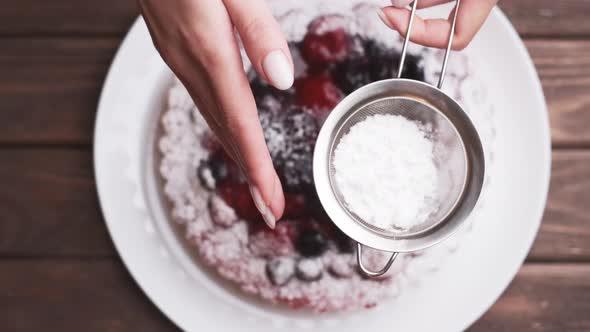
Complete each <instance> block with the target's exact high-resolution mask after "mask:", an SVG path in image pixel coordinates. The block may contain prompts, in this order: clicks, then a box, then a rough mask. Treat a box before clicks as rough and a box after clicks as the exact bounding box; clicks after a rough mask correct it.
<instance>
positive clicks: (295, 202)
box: [283, 193, 308, 219]
mask: <svg viewBox="0 0 590 332" xmlns="http://www.w3.org/2000/svg"><path fill="white" fill-rule="evenodd" d="M306 203H307V200H306V198H305V195H304V194H295V193H285V212H284V213H283V218H285V219H298V218H302V217H305V216H306V215H307V212H308V207H307V204H306Z"/></svg>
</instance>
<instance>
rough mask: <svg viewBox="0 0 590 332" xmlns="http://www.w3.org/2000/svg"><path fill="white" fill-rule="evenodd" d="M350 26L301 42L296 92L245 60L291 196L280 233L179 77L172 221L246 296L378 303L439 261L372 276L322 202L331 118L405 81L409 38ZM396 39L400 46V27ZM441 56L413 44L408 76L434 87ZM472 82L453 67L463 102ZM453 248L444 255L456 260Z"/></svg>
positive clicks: (329, 21) (173, 98)
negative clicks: (372, 90)
mask: <svg viewBox="0 0 590 332" xmlns="http://www.w3.org/2000/svg"><path fill="white" fill-rule="evenodd" d="M348 21H349V18H346V17H344V16H341V15H325V16H320V17H317V18H315V19H313V20H311V21H310V22H309V24H307V29H306V31H305V32H304V33H303V34H301V35H300V36H299V38H295V39H292V40H290V42H289V47H290V50H291V53H292V55H293V59H294V63H295V67H296V69H295V74H296V79H295V83H294V85H293V87H292V88H291V89H289V90H286V91H278V90H276V89H274V88H272V87H271V86H269V85H268V84H267V83H265V82H264V81H263V80H262V79H261V78H260V77H259V76H258V75H257V74H256V73H255V72H254V71H253V70H252V69H250V68H249V65H248V64H247V63H246V64H245V67H246V70H247V74H248V78H249V81H250V86H251V88H252V92H253V94H254V96H255V100H256V103H257V106H258V112H259V117H260V122H261V124H262V127H263V131H264V136H265V138H266V141H267V145H268V148H269V151H270V154H271V157H272V160H273V163H274V166H275V168H276V170H277V173H278V174H279V177H280V179H281V182H282V184H283V188H284V190H285V199H286V205H285V212H284V215H283V218H282V219H281V220H280V221H278V222H277V225H276V229H275V230H271V229H269V228H268V227H267V226H266V224H265V223H264V221H263V220H262V217H261V215H260V213H259V212H258V210H257V209H256V207H255V205H254V202H253V201H252V198H251V196H250V192H249V189H248V184H247V183H246V181H245V179H244V177H243V176H242V175H241V174H240V172H239V170H238V167H237V166H236V165H234V163H233V162H232V161H231V159H230V158H229V157H228V156H227V155H226V154H225V152H224V151H223V149H222V148H221V145H220V144H219V143H218V141H217V139H216V138H215V136H214V135H213V133H212V132H211V131H210V130H209V128H208V127H207V125H206V122H205V120H204V119H203V118H202V117H201V115H200V114H199V112H198V110H197V109H196V107H195V106H194V104H193V103H192V101H191V99H190V97H189V94H188V93H187V91H186V90H185V89H184V87H183V86H182V85H181V84H180V82H179V81H175V83H174V85H173V86H172V88H171V89H170V91H169V96H168V104H167V109H166V111H165V112H164V113H163V116H162V128H163V130H162V132H163V134H162V136H161V137H160V139H159V147H160V151H161V160H160V172H161V174H162V177H163V179H164V188H163V192H164V194H165V196H166V197H167V199H168V200H169V201H170V203H171V204H170V206H171V216H172V218H173V219H174V221H175V222H177V223H180V224H182V225H183V227H185V229H186V238H187V241H189V242H190V243H191V244H192V245H193V247H194V248H195V249H196V250H197V252H198V254H199V256H200V258H201V259H202V261H203V262H204V263H206V264H207V265H209V266H211V267H212V268H213V269H214V270H215V271H216V272H217V274H218V275H219V277H221V278H223V279H226V280H229V281H231V282H233V283H235V284H237V285H239V287H240V288H241V289H242V290H243V291H244V292H246V293H250V294H254V295H256V296H259V297H261V298H263V299H266V300H268V301H271V302H273V303H280V304H284V305H286V306H288V307H291V308H309V309H312V310H314V311H317V312H331V311H340V310H347V309H353V308H362V307H365V308H368V307H373V306H375V305H377V304H378V303H379V301H381V300H382V299H384V298H388V297H392V296H394V295H396V294H397V293H398V292H399V291H400V289H401V288H402V287H401V286H400V285H401V283H402V281H403V280H405V279H407V278H409V277H411V274H412V271H414V272H413V273H419V272H416V271H417V269H419V266H421V265H420V262H419V261H420V260H421V259H422V260H423V256H428V253H425V254H421V253H418V254H412V255H405V256H404V257H402V258H400V259H398V261H396V263H395V264H394V266H393V268H392V269H391V270H390V271H389V272H388V273H387V274H386V275H384V276H382V277H380V278H377V279H371V278H366V277H364V276H363V275H362V274H361V273H360V272H359V270H358V266H357V263H356V260H355V243H354V242H353V241H352V240H351V239H350V238H348V237H347V236H346V235H344V234H343V233H342V232H341V231H339V230H338V229H337V228H336V227H335V226H334V224H333V223H332V221H331V220H330V219H329V218H328V216H327V215H326V213H325V212H324V210H323V209H322V206H321V204H320V202H319V200H318V198H317V196H316V193H315V189H314V183H313V174H312V155H313V149H314V143H315V140H316V136H317V134H318V132H319V129H320V127H321V125H322V123H323V121H324V119H325V118H326V116H327V115H328V114H329V113H330V111H331V110H332V109H333V107H334V106H335V105H336V104H337V103H338V102H339V101H340V100H341V99H342V98H343V97H345V96H346V95H347V94H349V93H351V92H352V91H354V90H356V89H358V88H359V87H361V86H363V85H366V84H368V83H371V82H374V81H378V80H383V79H388V78H392V77H395V76H396V74H397V69H398V68H397V63H398V60H399V56H400V51H399V45H398V44H399V40H396V43H395V45H392V43H391V41H383V40H380V39H378V38H374V37H372V36H370V35H369V34H361V33H359V32H358V30H359V29H355V28H353V27H352V25H351V24H350V23H344V22H348ZM388 36H389V37H391V38H392V39H394V33H393V32H390V33H389V35H388ZM291 37H292V36H291ZM440 57H441V54H440V52H438V51H432V52H430V51H427V50H424V49H421V48H416V49H412V50H411V53H410V54H409V55H408V58H407V60H406V66H405V68H404V72H403V76H404V77H406V78H411V79H415V80H422V81H429V82H431V81H434V80H435V79H436V70H438V65H439V64H440ZM460 59H461V58H459V60H458V61H463V60H460ZM462 65H464V66H459V67H466V63H463V64H462ZM462 76H465V77H466V76H467V71H466V70H464V71H463V72H461V70H454V69H452V68H450V69H449V77H450V79H449V80H448V81H447V82H448V84H449V85H452V86H453V87H452V88H451V89H452V92H454V94H455V95H456V96H457V97H458V98H459V97H460V96H458V95H460V93H459V92H460V91H465V90H462V87H461V84H462V83H461V82H462V81H463V80H464V79H465V77H462ZM453 78H455V79H453ZM450 247H452V245H447V247H445V248H443V249H439V250H438V253H439V254H440V253H442V254H443V255H447V254H448V253H449V251H450V250H451V249H449V248H450ZM363 253H364V255H365V257H364V259H365V261H367V263H368V265H369V266H370V267H372V268H375V269H379V268H380V267H381V266H382V264H384V262H386V261H387V259H388V258H389V253H385V252H380V251H377V250H367V251H366V252H365V251H364V252H363ZM429 261H430V263H433V262H434V261H436V262H439V261H440V259H439V257H437V258H433V259H430V260H429ZM430 263H429V264H430ZM433 264H434V263H433ZM422 265H423V266H426V265H428V264H426V265H424V264H422ZM428 266H429V267H428V269H429V268H430V265H428ZM428 269H426V270H428Z"/></svg>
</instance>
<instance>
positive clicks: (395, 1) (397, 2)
mask: <svg viewBox="0 0 590 332" xmlns="http://www.w3.org/2000/svg"><path fill="white" fill-rule="evenodd" d="M412 2H414V0H391V4H392V5H393V6H394V7H399V8H405V7H407V6H409V5H410V4H411V3H412Z"/></svg>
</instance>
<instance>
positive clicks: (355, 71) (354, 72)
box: [334, 58, 372, 94]
mask: <svg viewBox="0 0 590 332" xmlns="http://www.w3.org/2000/svg"><path fill="white" fill-rule="evenodd" d="M369 67H370V64H369V62H368V61H367V59H366V58H352V59H348V60H346V61H344V62H343V63H341V64H339V65H338V66H336V67H335V68H334V78H335V79H334V81H335V82H336V84H337V85H338V87H339V88H340V90H342V92H344V94H349V93H351V92H353V91H354V90H356V89H358V88H360V87H362V86H364V85H367V84H369V83H371V82H372V78H371V73H370V70H369V69H370V68H369Z"/></svg>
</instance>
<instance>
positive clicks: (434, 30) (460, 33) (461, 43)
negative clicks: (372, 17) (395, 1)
mask: <svg viewBox="0 0 590 332" xmlns="http://www.w3.org/2000/svg"><path fill="white" fill-rule="evenodd" d="M496 2H497V0H463V1H462V2H461V7H460V8H459V14H458V16H457V24H456V27H455V35H454V39H453V46H452V47H453V49H454V50H461V49H463V48H465V47H466V46H467V45H468V44H469V42H470V41H471V40H472V39H473V37H474V36H475V34H476V33H477V31H478V30H479V29H480V28H481V26H482V25H483V23H484V22H485V20H486V18H487V17H488V15H489V13H490V11H491V10H492V8H493V7H494V5H495V4H496ZM378 13H379V17H380V18H381V20H382V21H383V22H384V23H385V24H386V25H387V26H388V27H390V28H391V29H394V30H397V31H398V32H399V33H400V34H401V35H403V36H405V34H406V30H407V27H408V22H409V20H410V15H411V12H410V11H409V10H408V9H402V8H395V7H386V8H383V10H382V11H380V12H378ZM453 15H454V11H453V12H451V14H450V15H449V18H448V19H447V20H444V19H429V20H424V19H423V18H421V17H420V16H418V15H416V17H415V19H414V26H413V27H412V33H411V36H410V40H411V41H413V42H415V43H418V44H421V45H424V46H428V47H436V48H445V47H446V46H447V43H448V40H449V34H450V31H451V24H452V19H453Z"/></svg>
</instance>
